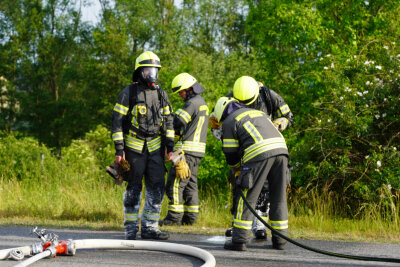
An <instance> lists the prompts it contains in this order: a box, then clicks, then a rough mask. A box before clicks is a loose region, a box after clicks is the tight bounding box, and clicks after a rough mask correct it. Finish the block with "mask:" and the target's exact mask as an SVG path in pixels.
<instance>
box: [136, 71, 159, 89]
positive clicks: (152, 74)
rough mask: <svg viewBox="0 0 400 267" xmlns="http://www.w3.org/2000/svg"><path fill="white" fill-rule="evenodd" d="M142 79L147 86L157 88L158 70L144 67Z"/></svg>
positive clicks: (141, 74)
mask: <svg viewBox="0 0 400 267" xmlns="http://www.w3.org/2000/svg"><path fill="white" fill-rule="evenodd" d="M140 78H141V79H142V81H143V82H144V83H145V84H146V85H147V86H150V87H153V86H155V85H156V83H157V80H158V68H155V67H143V68H142V70H141V71H140Z"/></svg>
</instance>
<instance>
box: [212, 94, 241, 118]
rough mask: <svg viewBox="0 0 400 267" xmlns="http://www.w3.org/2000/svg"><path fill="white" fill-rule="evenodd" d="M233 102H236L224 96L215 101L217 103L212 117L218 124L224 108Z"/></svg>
mask: <svg viewBox="0 0 400 267" xmlns="http://www.w3.org/2000/svg"><path fill="white" fill-rule="evenodd" d="M233 101H236V100H235V99H234V98H231V97H226V96H223V97H220V98H219V99H218V100H217V103H216V104H215V107H214V116H215V118H216V119H217V121H218V122H220V121H221V118H222V114H224V111H225V108H226V106H227V105H228V104H229V103H231V102H233Z"/></svg>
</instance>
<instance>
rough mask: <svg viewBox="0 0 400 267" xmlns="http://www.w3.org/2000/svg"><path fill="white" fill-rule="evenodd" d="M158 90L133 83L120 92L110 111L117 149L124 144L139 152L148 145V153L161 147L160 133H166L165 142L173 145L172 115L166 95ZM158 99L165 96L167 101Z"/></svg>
mask: <svg viewBox="0 0 400 267" xmlns="http://www.w3.org/2000/svg"><path fill="white" fill-rule="evenodd" d="M160 90H161V91H160V92H159V91H158V90H151V89H148V88H145V87H144V86H143V85H141V84H138V83H135V84H133V85H131V86H127V87H126V88H124V89H123V90H122V91H121V92H120V94H119V95H118V100H117V103H116V104H115V106H114V110H113V115H112V129H111V132H112V139H113V141H114V145H115V149H116V150H123V149H124V147H127V148H128V149H131V150H133V151H135V152H137V153H142V152H143V147H144V145H145V144H147V147H148V150H149V152H154V151H157V150H158V149H159V148H160V147H161V136H162V135H164V136H165V140H166V145H169V146H170V147H171V148H172V146H173V142H174V129H173V124H172V120H173V117H172V115H171V110H170V108H169V100H168V96H167V94H166V93H165V91H163V90H162V89H160ZM131 94H135V95H134V96H132V95H131ZM160 98H163V99H165V101H166V103H164V104H163V105H161V103H163V102H165V101H161V100H160ZM131 102H134V103H131ZM130 105H131V106H130ZM163 127H164V128H165V129H163Z"/></svg>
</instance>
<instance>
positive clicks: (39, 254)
mask: <svg viewBox="0 0 400 267" xmlns="http://www.w3.org/2000/svg"><path fill="white" fill-rule="evenodd" d="M36 230H37V228H36V229H34V231H33V232H34V233H36V234H37V235H38V237H39V238H40V239H41V240H42V242H38V243H35V244H33V245H31V246H24V247H17V248H10V249H3V250H0V260H6V259H14V260H21V259H23V258H24V256H26V255H33V256H32V257H30V258H28V259H27V260H25V261H23V262H21V263H19V264H17V265H15V266H16V267H23V266H28V265H30V264H32V263H34V262H36V261H38V260H40V259H43V258H46V257H55V256H56V255H75V252H76V250H78V249H132V250H153V251H163V252H173V253H179V254H185V255H188V256H192V257H195V258H199V259H201V260H203V261H204V264H203V265H202V267H215V265H216V262H215V258H214V256H213V255H212V254H211V253H210V252H208V251H206V250H204V249H200V248H197V247H192V246H188V245H182V244H175V243H168V242H156V241H141V240H140V241H137V240H119V239H82V240H74V241H73V240H71V239H69V240H68V241H58V236H56V235H54V234H50V235H45V234H44V233H45V230H42V232H41V233H38V232H37V231H36Z"/></svg>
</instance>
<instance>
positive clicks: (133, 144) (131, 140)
mask: <svg viewBox="0 0 400 267" xmlns="http://www.w3.org/2000/svg"><path fill="white" fill-rule="evenodd" d="M125 145H126V146H127V147H130V148H132V149H133V150H136V151H138V152H140V153H141V152H142V150H143V146H144V140H140V139H138V138H136V137H132V136H129V135H125Z"/></svg>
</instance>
